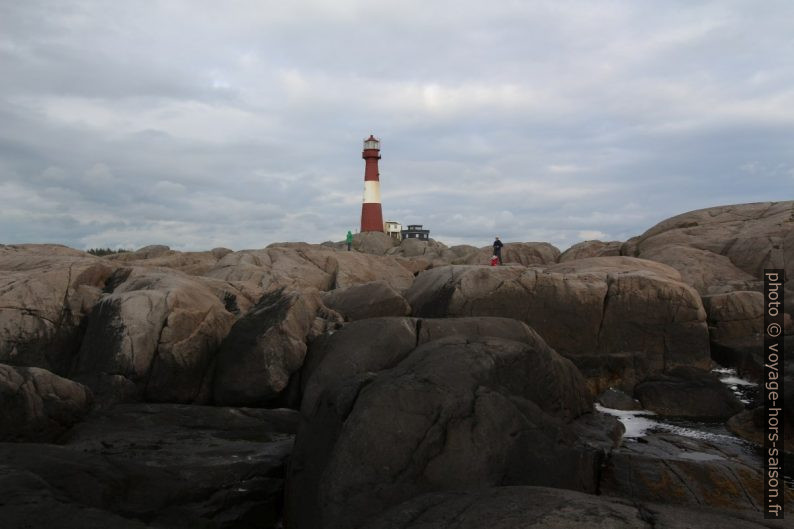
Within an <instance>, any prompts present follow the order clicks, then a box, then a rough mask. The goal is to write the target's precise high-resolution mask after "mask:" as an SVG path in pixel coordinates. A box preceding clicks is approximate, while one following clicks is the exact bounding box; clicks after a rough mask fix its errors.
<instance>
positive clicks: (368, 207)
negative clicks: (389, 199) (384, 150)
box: [361, 135, 383, 232]
mask: <svg viewBox="0 0 794 529" xmlns="http://www.w3.org/2000/svg"><path fill="white" fill-rule="evenodd" d="M361 157H362V158H364V161H365V162H366V165H365V166H364V203H363V204H362V205H361V231H362V232H365V231H379V232H383V211H382V210H381V206H380V180H379V179H378V176H379V175H380V173H378V160H380V140H379V139H377V138H376V137H375V136H372V135H370V137H369V138H367V139H366V140H364V152H362V153H361Z"/></svg>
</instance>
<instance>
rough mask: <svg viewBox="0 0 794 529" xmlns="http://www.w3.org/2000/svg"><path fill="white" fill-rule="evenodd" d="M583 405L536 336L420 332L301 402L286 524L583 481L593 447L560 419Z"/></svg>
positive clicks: (569, 368) (593, 466)
mask: <svg viewBox="0 0 794 529" xmlns="http://www.w3.org/2000/svg"><path fill="white" fill-rule="evenodd" d="M591 410H592V404H591V401H590V398H589V395H588V392H587V389H586V387H585V384H584V380H583V379H582V377H581V375H580V374H579V372H578V370H577V369H576V368H575V367H574V366H573V364H571V363H570V361H568V360H566V359H564V358H562V357H560V356H559V355H557V354H556V353H555V352H554V351H553V350H552V349H550V348H549V347H548V346H547V345H546V344H545V343H544V342H543V341H542V340H541V339H540V338H538V337H536V338H535V341H534V343H533V344H531V345H530V344H526V343H520V342H515V341H511V340H504V339H499V338H488V337H484V338H477V337H464V336H451V337H448V338H443V339H440V340H435V341H432V342H428V343H426V344H424V345H421V346H419V347H418V348H416V349H415V350H414V351H413V352H412V353H411V354H410V355H408V356H407V357H406V358H405V359H404V360H402V361H401V362H399V364H397V366H396V367H394V368H392V369H389V370H386V371H381V372H379V373H372V372H367V373H362V374H359V375H358V376H354V377H351V378H346V379H343V380H340V381H339V382H338V383H337V384H336V385H335V386H332V387H329V388H327V389H326V390H325V391H324V392H323V393H322V394H321V395H320V397H319V398H318V400H317V402H316V404H315V406H313V407H312V409H309V410H306V409H305V408H304V412H303V413H302V418H301V421H302V422H301V428H300V430H299V434H298V437H297V439H296V445H295V450H294V452H293V458H292V463H291V471H290V476H289V479H288V483H287V507H286V516H287V518H286V521H287V525H288V526H289V527H294V528H298V529H302V528H312V529H331V528H334V529H335V528H349V527H357V526H359V525H360V524H361V523H362V522H364V521H365V520H366V519H368V518H371V517H373V516H374V515H376V514H378V513H380V512H382V511H383V510H384V509H386V508H388V507H390V506H393V505H396V504H398V503H400V502H401V501H404V500H406V499H409V498H411V497H412V496H415V495H417V494H420V493H423V492H429V491H434V490H446V489H457V488H466V487H485V486H492V485H505V484H534V485H549V486H556V487H564V488H570V489H576V490H587V491H591V492H595V489H596V484H597V473H598V472H597V469H598V467H599V465H600V464H601V461H602V458H603V452H602V451H601V450H600V449H596V448H594V447H591V446H588V445H586V444H585V443H582V442H581V441H580V440H579V437H578V436H577V434H576V433H575V431H574V429H573V428H572V426H570V423H571V422H572V421H574V420H575V419H577V418H579V417H581V416H583V415H585V414H588V413H589V412H590V411H591Z"/></svg>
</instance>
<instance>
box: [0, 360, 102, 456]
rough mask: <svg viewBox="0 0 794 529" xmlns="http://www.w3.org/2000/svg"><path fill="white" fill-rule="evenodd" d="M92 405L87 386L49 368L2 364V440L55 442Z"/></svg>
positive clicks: (0, 381) (0, 395) (0, 431)
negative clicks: (54, 372)
mask: <svg viewBox="0 0 794 529" xmlns="http://www.w3.org/2000/svg"><path fill="white" fill-rule="evenodd" d="M92 402H93V396H92V394H91V390H89V389H88V388H87V387H85V386H83V385H82V384H78V383H77V382H73V381H71V380H68V379H65V378H62V377H59V376H58V375H54V374H53V373H50V372H49V371H47V370H46V369H40V368H37V367H12V366H7V365H4V364H0V441H52V440H54V439H56V438H57V437H58V436H59V435H60V434H62V433H63V432H64V431H65V430H66V429H68V428H69V427H71V426H72V425H73V424H75V423H76V422H78V421H79V420H80V419H82V418H83V417H84V416H85V415H86V414H87V413H88V411H89V410H90V409H91V405H92Z"/></svg>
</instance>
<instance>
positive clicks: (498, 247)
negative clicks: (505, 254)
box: [493, 235, 504, 264]
mask: <svg viewBox="0 0 794 529" xmlns="http://www.w3.org/2000/svg"><path fill="white" fill-rule="evenodd" d="M502 246H504V244H502V241H500V240H499V236H498V235H497V236H496V240H495V241H494V242H493V254H494V255H495V256H496V258H497V259H498V260H499V264H502Z"/></svg>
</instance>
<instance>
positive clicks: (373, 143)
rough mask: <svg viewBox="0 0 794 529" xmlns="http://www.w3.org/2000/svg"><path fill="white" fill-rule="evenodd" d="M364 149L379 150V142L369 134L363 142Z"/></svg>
mask: <svg viewBox="0 0 794 529" xmlns="http://www.w3.org/2000/svg"><path fill="white" fill-rule="evenodd" d="M364 149H380V140H379V139H378V138H376V137H375V136H373V135H372V134H370V135H369V138H367V139H366V140H364Z"/></svg>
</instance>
